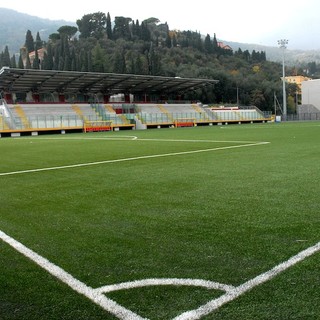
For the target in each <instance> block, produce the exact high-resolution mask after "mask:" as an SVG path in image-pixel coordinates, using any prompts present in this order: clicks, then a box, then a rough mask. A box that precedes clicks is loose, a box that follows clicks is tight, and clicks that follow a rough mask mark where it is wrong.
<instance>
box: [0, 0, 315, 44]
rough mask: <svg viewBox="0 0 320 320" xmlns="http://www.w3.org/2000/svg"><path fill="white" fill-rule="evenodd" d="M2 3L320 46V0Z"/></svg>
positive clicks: (70, 16) (49, 13)
mask: <svg viewBox="0 0 320 320" xmlns="http://www.w3.org/2000/svg"><path fill="white" fill-rule="evenodd" d="M0 7H3V8H9V9H14V10H17V11H19V12H22V13H27V14H30V15H34V16H38V17H41V18H48V19H52V20H60V19H63V20H66V21H74V22H75V21H76V20H77V19H81V18H82V17H83V15H85V14H88V13H94V12H98V11H101V12H104V13H106V14H107V13H108V12H109V13H110V16H111V19H114V17H115V16H125V17H130V18H132V19H134V20H136V19H138V20H139V21H140V22H141V21H142V20H144V19H147V18H150V17H155V18H158V19H159V20H160V21H161V22H167V23H168V25H169V27H170V29H179V30H192V31H199V32H201V34H204V35H206V34H210V35H211V36H213V34H214V33H216V36H217V38H218V39H222V40H227V41H235V42H242V43H255V44H261V45H271V46H277V40H279V39H288V40H289V45H288V49H320V19H319V14H320V13H319V12H320V0H302V1H301V0H264V1H261V0H260V1H259V0H219V1H208V0H194V1H192V0H189V1H186V0H185V1H178V0H153V1H152V0H113V1H110V0H109V1H108V0H87V1H86V0H81V1H77V2H76V1H74V0H63V1H62V0H49V1H45V0H43V1H39V0H37V1H32V0H31V1H30V0H29V1H27V0H0Z"/></svg>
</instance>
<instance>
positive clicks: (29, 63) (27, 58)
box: [26, 54, 31, 69]
mask: <svg viewBox="0 0 320 320" xmlns="http://www.w3.org/2000/svg"><path fill="white" fill-rule="evenodd" d="M26 69H31V62H30V57H29V55H28V54H27V57H26Z"/></svg>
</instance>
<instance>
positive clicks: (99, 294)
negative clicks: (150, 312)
mask: <svg viewBox="0 0 320 320" xmlns="http://www.w3.org/2000/svg"><path fill="white" fill-rule="evenodd" d="M0 239H2V240H3V241H4V242H6V243H7V244H9V245H10V246H11V247H13V248H14V249H15V250H17V251H18V252H20V253H22V254H23V255H24V256H26V257H28V258H29V259H31V260H32V261H33V262H35V263H36V264H38V265H39V266H40V267H42V268H43V269H45V270H46V271H48V272H49V273H50V274H51V275H53V276H54V277H56V278H58V279H59V280H60V281H62V282H63V283H65V284H67V285H68V286H69V287H70V288H72V289H73V290H74V291H76V292H78V293H80V294H82V295H84V296H86V297H87V298H88V299H90V300H91V301H92V302H94V303H96V304H97V305H99V306H101V307H102V308H103V309H104V310H106V311H108V312H110V313H111V314H113V315H115V316H116V317H117V318H119V319H123V320H143V319H144V320H146V319H145V318H142V317H140V316H139V315H137V314H136V313H134V312H132V311H131V310H128V309H126V308H124V307H123V306H121V305H119V304H118V303H116V302H115V301H113V300H111V299H109V298H107V297H106V296H105V295H103V292H110V291H115V290H122V289H126V288H131V287H132V288H133V287H141V286H143V282H144V281H145V285H158V284H160V285H165V284H167V285H169V284H174V283H175V282H176V284H177V285H181V284H183V285H186V284H185V283H184V281H185V280H191V281H190V284H191V285H200V286H207V285H208V286H213V288H214V287H217V288H218V289H220V290H225V291H226V293H225V294H224V295H222V296H220V297H219V298H217V299H213V300H211V301H209V302H208V303H206V304H204V305H202V306H200V307H199V308H198V309H194V310H190V311H187V312H184V313H182V314H181V315H179V316H177V317H175V318H174V319H173V320H196V319H200V318H201V317H202V316H205V315H208V314H209V313H211V312H213V311H215V310H217V309H218V308H220V307H221V306H223V305H224V304H226V303H228V302H230V301H233V300H234V299H236V298H238V297H239V296H241V295H243V294H244V293H246V292H247V291H249V290H251V289H253V288H254V287H256V286H258V285H260V284H262V283H264V282H267V281H269V280H271V279H272V278H273V277H275V276H277V275H278V274H280V273H281V272H283V271H285V270H286V269H288V268H289V267H291V266H293V265H295V264H297V263H298V262H301V261H303V260H304V259H306V258H307V257H309V256H311V255H313V254H314V253H316V252H318V251H320V242H318V243H317V244H315V245H314V246H312V247H309V248H307V249H305V250H303V251H301V252H300V253H298V254H297V255H295V256H293V257H291V258H290V259H288V260H287V261H285V262H282V263H280V264H278V265H277V266H275V267H274V268H272V269H271V270H269V271H267V272H264V273H262V274H260V275H259V276H257V277H255V278H253V279H251V280H249V281H247V282H245V283H243V284H241V285H240V286H238V287H233V286H227V285H223V284H219V283H215V282H211V281H205V280H199V279H194V280H192V279H145V280H138V281H133V282H131V284H130V283H129V282H124V283H122V284H118V285H110V286H104V287H101V288H97V289H93V288H91V287H89V286H87V285H86V284H84V283H83V282H81V281H79V280H77V279H76V278H74V277H73V276H72V275H71V274H69V273H68V272H66V271H65V270H63V269H62V268H60V267H58V266H57V265H55V264H53V263H52V262H50V261H49V260H47V259H46V258H44V257H42V256H40V255H39V254H37V253H36V252H34V251H32V250H31V249H29V248H27V247H26V246H24V245H23V244H22V243H20V242H18V241H17V240H15V239H13V238H12V237H10V236H8V235H7V234H6V233H4V232H3V231H1V230H0Z"/></svg>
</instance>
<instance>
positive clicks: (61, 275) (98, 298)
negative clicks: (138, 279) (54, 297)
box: [0, 230, 145, 320]
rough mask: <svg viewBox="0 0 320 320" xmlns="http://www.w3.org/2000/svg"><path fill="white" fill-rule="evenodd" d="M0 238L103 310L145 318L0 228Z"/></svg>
mask: <svg viewBox="0 0 320 320" xmlns="http://www.w3.org/2000/svg"><path fill="white" fill-rule="evenodd" d="M0 239H2V240H3V241H4V242H6V243H7V244H9V245H10V246H11V247H13V248H14V249H16V250H17V251H18V252H20V253H22V254H23V255H24V256H26V257H28V258H29V259H31V260H32V261H33V262H35V263H36V264H37V265H39V266H40V267H41V268H43V269H45V270H46V271H48V272H49V273H50V274H51V275H53V276H54V277H56V278H58V279H59V280H60V281H62V282H63V283H65V284H67V285H68V286H69V287H70V288H72V289H73V290H74V291H76V292H78V293H80V294H82V295H84V296H85V297H87V298H88V299H90V300H91V301H92V302H94V303H96V304H97V305H99V306H100V307H102V308H103V309H104V310H106V311H108V312H110V313H111V314H113V315H115V316H116V317H118V318H119V319H123V320H143V319H145V318H142V317H140V316H139V315H137V314H136V313H134V312H132V311H131V310H128V309H126V308H124V307H122V306H121V305H119V304H118V303H116V302H115V301H113V300H111V299H109V298H107V297H106V296H105V295H103V294H101V293H98V292H97V291H96V290H95V289H93V288H91V287H89V286H87V285H86V284H84V283H83V282H81V281H79V280H77V279H76V278H74V277H73V276H72V275H71V274H70V273H68V272H66V271H65V270H63V269H62V268H60V267H58V266H57V265H55V264H53V263H52V262H50V261H49V260H47V259H46V258H44V257H42V256H40V255H39V254H37V253H36V252H34V251H32V250H31V249H29V248H27V247H26V246H24V245H23V244H22V243H20V242H18V241H17V240H15V239H13V238H11V237H10V236H8V235H7V234H5V233H4V232H3V231H1V230H0Z"/></svg>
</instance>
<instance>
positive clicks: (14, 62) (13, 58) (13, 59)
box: [10, 55, 17, 68]
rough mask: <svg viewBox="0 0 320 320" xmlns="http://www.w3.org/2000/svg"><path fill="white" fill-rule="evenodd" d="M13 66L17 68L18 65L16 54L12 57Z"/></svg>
mask: <svg viewBox="0 0 320 320" xmlns="http://www.w3.org/2000/svg"><path fill="white" fill-rule="evenodd" d="M10 64H11V66H10V67H11V68H16V67H17V62H16V56H15V55H13V56H12V58H11V63H10Z"/></svg>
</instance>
